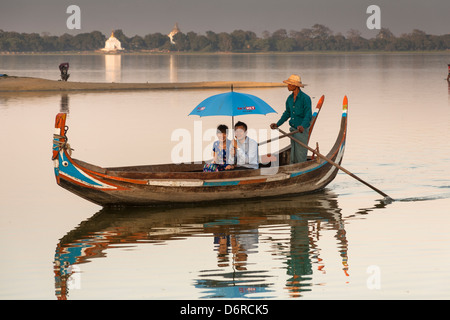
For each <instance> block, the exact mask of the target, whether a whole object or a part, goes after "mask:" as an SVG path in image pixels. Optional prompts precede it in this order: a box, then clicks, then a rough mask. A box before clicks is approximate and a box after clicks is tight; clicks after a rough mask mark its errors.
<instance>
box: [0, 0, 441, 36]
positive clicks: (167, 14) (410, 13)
mask: <svg viewBox="0 0 450 320" xmlns="http://www.w3.org/2000/svg"><path fill="white" fill-rule="evenodd" d="M69 5H77V6H79V7H80V10H81V15H80V17H81V29H79V30H76V29H75V30H70V29H68V28H67V24H66V21H67V19H68V18H69V16H70V14H68V13H66V10H67V7H68V6H69ZM370 5H378V6H379V7H380V10H381V15H380V18H381V27H382V28H388V29H390V30H391V32H393V33H394V35H397V36H399V35H401V34H402V33H410V32H412V31H413V30H414V29H419V30H422V31H425V32H426V33H429V34H436V35H441V34H448V33H450V1H449V0H426V1H424V0H379V1H377V0H334V1H330V0H271V1H269V0H123V1H118V0H114V1H112V0H38V1H36V0H2V1H1V3H0V29H1V30H4V31H16V32H26V33H31V32H36V33H39V34H42V33H43V32H48V33H50V34H51V35H61V34H64V33H69V34H78V33H84V32H91V31H95V30H98V31H101V32H102V33H104V34H105V35H109V34H110V33H111V30H113V29H122V31H123V32H124V33H125V34H126V35H127V36H129V37H131V36H134V35H136V34H137V35H141V36H145V35H146V34H149V33H156V32H161V33H163V34H168V33H169V32H170V31H171V30H172V28H173V26H174V24H175V23H176V22H177V23H178V25H179V27H180V29H181V31H182V32H184V33H187V32H189V31H194V32H197V33H199V34H204V33H205V32H206V31H214V32H216V33H219V32H232V31H234V30H238V29H242V30H245V31H254V32H256V34H257V35H258V36H261V35H262V32H263V31H269V32H274V31H277V30H279V29H286V30H287V31H288V32H289V31H290V30H296V31H300V30H302V29H304V28H311V27H312V26H313V25H314V24H316V23H319V24H323V25H325V26H327V27H329V28H330V29H331V30H332V31H333V32H334V33H338V32H339V33H342V34H343V35H346V34H347V32H348V31H349V30H351V29H355V30H359V31H360V32H361V34H362V36H363V37H366V38H371V37H374V36H375V35H376V34H377V33H378V30H376V29H375V30H370V29H368V28H367V25H366V21H367V20H368V18H369V17H370V15H371V14H368V13H366V11H367V8H368V7H369V6H370Z"/></svg>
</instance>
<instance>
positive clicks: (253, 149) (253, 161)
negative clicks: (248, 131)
mask: <svg viewBox="0 0 450 320" xmlns="http://www.w3.org/2000/svg"><path fill="white" fill-rule="evenodd" d="M236 165H237V166H241V167H246V168H252V169H258V168H259V164H258V143H257V142H256V141H255V140H253V139H250V138H249V137H245V140H244V142H243V143H242V144H241V143H240V142H239V140H237V150H236Z"/></svg>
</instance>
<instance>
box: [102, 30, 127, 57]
mask: <svg viewBox="0 0 450 320" xmlns="http://www.w3.org/2000/svg"><path fill="white" fill-rule="evenodd" d="M120 50H123V48H122V45H121V44H120V41H119V40H118V39H117V38H116V37H114V31H112V32H111V37H109V39H108V40H106V42H105V47H104V48H103V49H102V51H106V52H117V51H120Z"/></svg>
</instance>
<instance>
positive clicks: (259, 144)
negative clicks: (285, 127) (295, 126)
mask: <svg viewBox="0 0 450 320" xmlns="http://www.w3.org/2000/svg"><path fill="white" fill-rule="evenodd" d="M298 132H299V131H298V130H296V131H292V132H289V133H286V134H282V135H281V136H279V137H276V138H273V139H269V140H266V141H263V142H260V143H258V146H262V145H263V144H266V143H269V142H272V141H277V140H279V139H281V138H284V137H287V136H292V135H293V134H296V133H298Z"/></svg>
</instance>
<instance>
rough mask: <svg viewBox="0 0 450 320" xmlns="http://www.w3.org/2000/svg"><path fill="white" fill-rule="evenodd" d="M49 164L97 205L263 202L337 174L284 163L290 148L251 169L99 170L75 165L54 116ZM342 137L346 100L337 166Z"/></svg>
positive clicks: (324, 165)
mask: <svg viewBox="0 0 450 320" xmlns="http://www.w3.org/2000/svg"><path fill="white" fill-rule="evenodd" d="M55 130H56V131H57V132H56V133H55V135H54V140H53V158H52V159H53V160H54V165H55V176H56V181H57V183H58V184H59V185H60V186H61V187H63V188H65V189H67V190H69V191H71V192H73V193H75V194H76V195H78V196H80V197H82V198H84V199H87V200H89V201H92V202H94V203H96V204H99V205H101V206H148V205H156V204H173V203H194V202H195V203H198V202H205V201H217V200H230V199H249V198H268V197H278V196H284V195H288V194H305V193H312V192H316V191H318V190H322V189H323V188H325V186H327V185H328V184H329V183H330V182H331V181H332V180H333V179H334V178H335V177H336V174H337V172H338V169H337V168H336V167H335V166H334V165H332V164H331V163H330V162H329V161H324V160H321V159H320V158H318V157H317V158H316V159H315V160H314V161H311V160H310V161H306V162H302V163H296V164H292V165H290V164H289V155H290V146H288V147H286V148H284V149H282V150H280V151H278V152H276V153H274V156H275V157H274V158H276V161H275V162H272V163H270V166H269V167H262V168H260V169H256V170H227V171H221V172H202V168H203V164H202V163H200V164H195V163H194V164H163V165H148V166H130V167H114V168H102V167H99V166H96V165H92V164H88V163H86V162H84V161H80V160H76V159H74V158H72V157H71V155H70V150H71V149H70V147H69V146H68V144H67V136H66V132H67V127H66V114H65V113H59V114H58V115H57V117H56V124H55ZM346 134H347V99H346V98H345V99H344V103H343V111H342V118H341V127H340V131H339V134H338V137H337V139H336V142H335V144H334V146H333V147H332V149H331V150H330V151H329V153H328V155H327V159H331V160H332V161H334V162H336V163H338V164H340V163H341V161H342V158H343V154H344V147H345V141H346Z"/></svg>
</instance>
